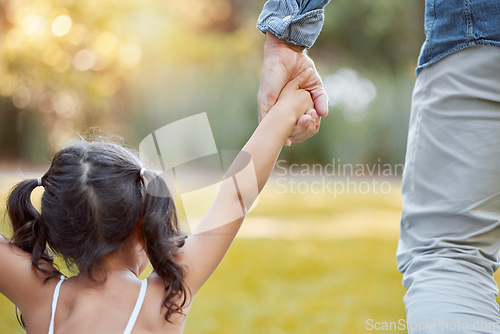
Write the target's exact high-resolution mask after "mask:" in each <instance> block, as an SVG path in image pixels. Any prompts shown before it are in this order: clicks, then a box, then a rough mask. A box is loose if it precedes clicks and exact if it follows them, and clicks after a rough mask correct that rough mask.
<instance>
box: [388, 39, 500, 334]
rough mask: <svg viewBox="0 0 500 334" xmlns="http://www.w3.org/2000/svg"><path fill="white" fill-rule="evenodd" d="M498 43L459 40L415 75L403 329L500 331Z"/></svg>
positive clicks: (404, 223)
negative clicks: (498, 278) (465, 45)
mask: <svg viewBox="0 0 500 334" xmlns="http://www.w3.org/2000/svg"><path fill="white" fill-rule="evenodd" d="M499 249H500V48H494V47H486V46H484V47H475V48H469V49H465V50H462V51H460V52H457V53H455V54H452V55H450V56H448V57H446V58H445V59H443V60H441V61H439V62H437V63H436V64H434V65H432V66H431V67H429V68H426V69H424V70H423V71H422V72H421V73H420V75H419V76H418V78H417V82H416V84H415V89H414V94H413V102H412V114H411V120H410V130H409V135H408V148H407V153H406V165H405V171H404V173H403V214H402V218H401V236H400V240H399V245H398V251H397V259H398V269H399V270H400V271H401V272H402V273H403V274H404V275H403V285H404V286H405V287H406V288H407V293H406V295H405V298H404V301H405V305H406V312H407V327H408V329H409V332H410V333H488V334H491V333H500V318H499V309H498V305H497V303H496V301H495V298H496V295H497V294H498V290H497V286H496V283H495V281H494V280H493V274H494V272H495V271H496V269H497V268H498V261H499V259H498V250H499Z"/></svg>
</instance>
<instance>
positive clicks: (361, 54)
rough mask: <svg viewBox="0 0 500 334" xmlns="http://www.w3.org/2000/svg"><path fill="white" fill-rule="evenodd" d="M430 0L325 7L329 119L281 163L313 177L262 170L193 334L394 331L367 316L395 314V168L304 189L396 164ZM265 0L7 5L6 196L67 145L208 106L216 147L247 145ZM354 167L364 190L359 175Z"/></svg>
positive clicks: (136, 131)
mask: <svg viewBox="0 0 500 334" xmlns="http://www.w3.org/2000/svg"><path fill="white" fill-rule="evenodd" d="M423 3H424V2H423V1H417V0H411V1H404V2H402V1H393V0H392V1H391V0H378V1H373V0H335V1H333V2H332V3H331V4H330V5H329V6H328V7H327V9H326V21H325V25H324V28H323V31H322V33H321V35H320V37H319V39H318V41H317V43H316V44H315V46H314V47H313V48H312V49H311V50H310V52H309V54H310V55H311V57H312V58H313V59H314V60H315V62H316V65H317V68H318V70H319V71H320V73H321V74H322V77H323V80H324V83H325V87H326V89H327V91H328V93H329V95H330V98H331V105H330V114H329V116H328V117H326V118H324V119H323V120H322V125H321V131H320V133H319V134H318V135H316V136H315V137H314V138H312V139H310V140H309V141H307V142H306V143H303V144H294V145H292V146H291V147H289V148H288V147H286V148H284V150H283V152H282V154H281V156H280V159H281V160H282V161H284V164H283V166H285V165H287V166H289V165H292V164H294V163H299V164H307V165H303V167H304V168H302V170H305V171H306V172H304V173H303V174H304V175H301V176H294V175H291V174H292V173H288V174H287V173H285V174H283V175H282V174H280V175H275V176H274V177H273V178H272V179H271V181H270V182H269V185H268V187H267V188H266V189H265V190H264V192H263V194H262V195H261V197H260V201H259V202H260V203H259V205H258V207H257V208H256V209H255V210H254V211H252V212H251V213H250V215H249V217H248V219H247V221H246V222H245V226H244V228H243V230H242V232H241V234H240V236H239V237H238V238H237V239H236V241H235V243H234V245H233V247H232V248H231V250H230V251H229V253H228V255H227V257H226V259H225V260H224V261H223V263H222V264H221V266H220V267H219V269H218V270H217V271H216V273H215V274H214V275H213V277H212V279H211V280H210V281H209V282H208V283H207V285H206V286H205V287H204V288H203V289H202V291H201V292H200V293H199V295H198V296H197V299H196V301H195V303H194V306H193V308H192V311H191V314H190V316H189V318H188V323H187V326H186V333H365V332H366V333H369V332H380V333H382V332H383V333H389V332H391V333H392V332H393V333H396V332H403V331H402V330H401V329H393V330H392V329H391V330H380V331H377V330H375V329H374V328H373V327H372V329H371V330H370V328H369V326H368V324H369V323H370V322H369V321H370V319H371V320H372V322H371V323H372V324H373V323H375V322H397V321H399V320H400V319H404V306H403V303H402V296H403V294H404V289H403V288H402V287H401V283H400V282H401V276H400V274H399V273H398V272H397V270H396V262H395V257H394V254H395V250H396V246H397V237H398V233H399V232H398V219H399V213H400V209H401V204H400V197H399V193H400V185H399V180H400V177H401V175H400V173H397V172H396V173H390V174H391V175H377V180H382V179H383V180H384V182H389V184H390V187H389V188H388V189H387V191H385V192H384V193H382V194H381V193H375V192H374V191H373V189H369V191H366V192H365V191H362V192H360V191H343V192H342V193H331V192H329V191H326V190H323V191H314V190H313V189H312V187H308V186H307V185H310V184H312V182H314V180H316V181H317V180H318V177H320V178H322V176H321V175H318V174H314V173H311V172H308V171H307V168H308V166H312V164H323V165H324V164H328V163H332V161H334V162H335V161H336V162H338V163H339V164H343V165H344V164H348V165H352V166H354V165H356V164H360V165H364V166H397V165H401V164H403V162H404V152H405V142H406V132H407V128H408V119H409V110H410V98H411V89H412V87H413V84H414V79H415V78H414V68H415V66H416V60H417V56H418V51H419V49H420V45H421V43H422V41H423V38H424V34H423V11H424V5H423ZM263 4H264V1H262V0H259V1H248V0H182V1H176V0H162V1H158V0H86V1H78V0H53V1H46V0H0V185H1V188H0V199H1V200H2V202H4V199H5V196H6V195H7V193H8V190H9V189H10V187H12V186H13V185H14V184H15V183H16V182H17V181H19V180H20V179H21V178H24V177H38V176H39V175H40V173H42V172H43V170H44V169H45V168H46V167H47V164H48V162H49V161H50V157H51V154H53V152H54V151H55V150H57V149H58V148H59V147H60V146H61V145H62V144H63V143H64V142H65V141H66V140H67V139H69V138H75V137H77V136H79V135H85V134H87V133H95V132H100V133H101V132H104V133H108V134H111V135H114V136H120V137H123V138H124V140H125V141H126V142H127V143H128V144H129V145H130V146H132V147H136V148H137V147H138V145H139V143H140V141H141V140H142V139H143V138H144V137H145V136H147V135H148V134H150V133H151V132H153V131H154V130H156V129H157V128H159V127H161V126H163V125H166V124H168V123H170V122H173V121H175V120H178V119H181V118H184V117H187V116H190V115H194V114H198V113H200V112H206V113H207V115H208V118H209V121H210V125H211V127H212V131H213V135H214V137H215V140H216V143H217V147H218V149H219V150H222V149H226V150H227V149H228V150H235V149H239V148H241V147H242V145H243V144H244V143H245V141H246V140H247V139H248V137H249V136H250V134H251V133H252V131H253V130H254V129H255V127H256V125H257V111H256V110H257V103H256V95H257V90H258V85H259V77H260V71H261V62H262V47H263V42H264V36H263V35H262V34H261V33H260V32H259V31H258V30H257V29H256V28H255V24H256V20H257V17H258V15H259V13H260V10H261V8H262V6H263ZM96 128H98V129H99V130H96ZM395 170H398V169H395ZM288 171H290V170H288ZM312 174H314V175H312ZM345 176H346V175H337V176H336V177H335V178H334V179H332V180H336V181H340V182H345V181H346V179H345ZM356 177H357V178H356V179H355V180H354V179H353V180H354V181H353V182H358V184H359V183H360V182H363V180H365V181H366V177H367V175H357V176H356ZM370 177H371V176H370ZM283 178H284V179H283ZM295 179H297V180H300V182H303V183H302V184H303V185H305V186H304V187H303V188H302V189H299V191H291V188H287V190H288V191H283V187H282V183H280V182H282V181H283V180H285V181H286V182H289V181H290V180H295ZM329 180H330V179H329ZM288 184H289V183H288ZM353 189H355V188H353ZM40 194H41V191H40V192H38V193H36V194H35V195H34V197H36V196H38V197H39V196H40ZM0 208H1V209H0V214H1V217H2V225H0V226H1V229H3V230H4V231H6V230H7V228H6V226H7V223H8V222H7V221H6V220H5V218H4V214H3V210H4V206H3V205H2V206H1V207H0ZM0 298H1V299H0V332H1V333H22V332H23V331H22V329H21V328H20V327H19V326H18V325H17V322H16V319H15V315H14V314H15V313H14V307H13V306H12V304H10V303H9V302H8V301H6V300H5V298H3V296H0Z"/></svg>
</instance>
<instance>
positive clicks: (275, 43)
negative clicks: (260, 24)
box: [264, 31, 307, 53]
mask: <svg viewBox="0 0 500 334" xmlns="http://www.w3.org/2000/svg"><path fill="white" fill-rule="evenodd" d="M264 47H265V49H266V50H267V49H274V48H277V49H280V48H288V49H290V50H293V51H295V52H297V53H306V52H307V49H306V48H305V47H304V46H300V45H297V44H293V43H290V42H288V41H285V40H283V39H279V38H278V37H276V35H274V34H273V33H271V32H269V31H267V32H266V43H265V46H264Z"/></svg>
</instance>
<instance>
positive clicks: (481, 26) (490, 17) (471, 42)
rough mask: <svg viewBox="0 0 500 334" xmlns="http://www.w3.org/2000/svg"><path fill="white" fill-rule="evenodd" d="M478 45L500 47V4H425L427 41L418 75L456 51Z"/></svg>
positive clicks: (431, 0)
mask: <svg viewBox="0 0 500 334" xmlns="http://www.w3.org/2000/svg"><path fill="white" fill-rule="evenodd" d="M477 45H492V46H500V1H498V0H426V1H425V42H424V44H423V45H422V50H421V52H420V57H419V58H418V67H417V74H418V73H419V72H420V70H422V69H423V68H424V67H426V66H429V65H431V64H433V63H435V62H436V61H438V60H440V59H442V58H443V57H446V56H447V55H449V54H451V53H453V52H456V51H459V50H462V49H465V48H468V47H471V46H477Z"/></svg>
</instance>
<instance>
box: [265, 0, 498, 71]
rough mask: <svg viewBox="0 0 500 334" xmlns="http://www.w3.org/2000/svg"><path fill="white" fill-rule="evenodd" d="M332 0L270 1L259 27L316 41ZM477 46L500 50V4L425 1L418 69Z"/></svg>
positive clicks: (284, 36)
mask: <svg viewBox="0 0 500 334" xmlns="http://www.w3.org/2000/svg"><path fill="white" fill-rule="evenodd" d="M329 2H330V1H329V0H269V1H267V2H266V4H265V5H264V9H263V10H262V13H261V15H260V17H259V20H258V23H257V27H258V28H259V29H260V30H261V31H262V32H266V31H269V32H271V33H273V34H274V35H276V36H277V37H279V38H281V39H284V40H286V41H289V42H292V43H294V44H297V45H302V46H305V47H307V48H310V47H311V46H312V45H313V44H314V42H315V41H316V39H317V37H318V35H319V33H320V31H321V28H322V26H323V20H324V13H323V9H324V7H325V6H326V5H327V4H328V3H329ZM476 45H492V46H497V47H500V1H499V0H426V1H425V42H424V44H423V45H422V49H421V52H420V56H419V59H418V65H417V70H416V72H417V74H418V73H419V72H420V70H422V69H423V68H425V67H427V66H429V65H431V64H433V63H435V62H436V61H438V60H440V59H442V58H443V57H446V56H447V55H449V54H451V53H453V52H456V51H459V50H462V49H464V48H467V47H471V46H476Z"/></svg>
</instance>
